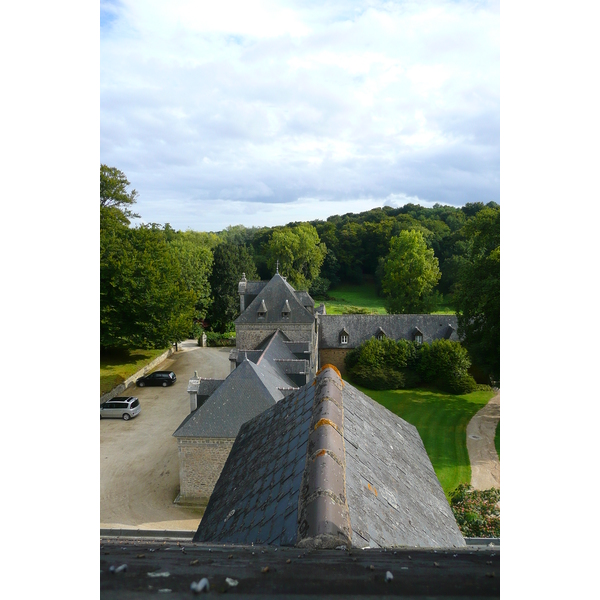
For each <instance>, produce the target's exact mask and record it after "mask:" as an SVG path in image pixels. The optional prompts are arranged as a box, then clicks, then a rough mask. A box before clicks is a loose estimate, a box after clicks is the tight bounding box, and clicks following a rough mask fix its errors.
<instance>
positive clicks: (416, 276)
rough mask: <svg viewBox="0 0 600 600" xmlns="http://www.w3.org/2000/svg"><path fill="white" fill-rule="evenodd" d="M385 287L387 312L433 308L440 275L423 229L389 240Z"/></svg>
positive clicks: (414, 311)
mask: <svg viewBox="0 0 600 600" xmlns="http://www.w3.org/2000/svg"><path fill="white" fill-rule="evenodd" d="M383 272H384V275H383V279H382V290H383V293H384V295H385V297H386V310H387V311H388V313H392V314H398V313H401V314H402V313H410V314H413V313H423V312H430V311H431V308H432V300H433V293H432V292H433V289H434V287H435V286H436V285H437V282H438V281H439V279H440V277H441V273H440V269H439V263H438V259H437V258H436V257H435V255H434V252H433V250H432V249H431V248H428V247H427V243H426V242H425V238H424V237H423V234H422V233H421V232H420V231H415V230H410V231H401V232H400V233H399V234H398V236H396V237H393V238H392V239H391V241H390V251H389V254H388V256H387V258H386V260H385V263H384V266H383Z"/></svg>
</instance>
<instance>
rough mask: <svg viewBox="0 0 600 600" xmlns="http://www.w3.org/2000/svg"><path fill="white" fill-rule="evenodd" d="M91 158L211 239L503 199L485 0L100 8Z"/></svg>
mask: <svg viewBox="0 0 600 600" xmlns="http://www.w3.org/2000/svg"><path fill="white" fill-rule="evenodd" d="M100 23H101V32H100V123H101V128H100V158H101V163H103V164H107V165H108V166H111V167H116V168H118V169H120V170H121V171H123V172H124V173H125V174H126V176H127V178H128V180H129V181H130V182H131V184H132V187H133V188H135V189H136V190H137V191H138V193H139V196H138V203H137V206H136V209H137V212H138V213H139V214H140V215H141V217H142V221H143V222H154V223H161V224H164V223H170V224H171V226H172V227H174V228H176V229H181V230H186V229H193V230H198V231H220V230H222V229H224V228H226V227H227V226H229V225H237V224H242V225H245V226H247V227H250V226H261V225H266V226H273V225H283V224H285V223H288V222H291V221H296V220H298V221H302V220H312V219H317V218H318V219H326V218H327V217H328V216H331V215H334V214H344V213H347V212H361V211H363V210H369V209H370V208H373V207H375V206H383V205H391V206H401V205H403V204H406V203H407V202H413V203H415V204H421V205H422V206H433V204H435V203H440V204H451V205H454V206H462V205H464V204H465V203H467V202H484V203H486V202H489V201H492V200H493V201H495V202H499V201H500V35H499V34H500V31H499V29H500V15H499V4H498V2H497V1H490V2H487V1H473V0H466V1H462V0H461V1H453V2H450V1H439V0H434V1H428V0H419V1H416V2H410V1H409V2H404V1H399V2H379V1H377V0H373V1H368V0H367V1H362V0H358V1H354V2H353V1H349V0H332V1H323V0H319V1H312V0H297V1H296V0H288V1H279V0H276V1H270V0H266V1H256V2H248V1H247V0H242V1H223V2H214V1H211V2H205V1H198V0H194V1H191V0H170V1H169V2H165V1H159V0H123V1H114V0H107V1H104V0H102V1H101V17H100Z"/></svg>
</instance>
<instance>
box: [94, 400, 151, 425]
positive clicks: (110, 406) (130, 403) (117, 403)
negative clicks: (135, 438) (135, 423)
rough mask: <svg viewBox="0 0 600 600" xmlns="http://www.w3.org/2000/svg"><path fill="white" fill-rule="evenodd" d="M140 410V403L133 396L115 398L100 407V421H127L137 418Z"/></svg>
mask: <svg viewBox="0 0 600 600" xmlns="http://www.w3.org/2000/svg"><path fill="white" fill-rule="evenodd" d="M141 410H142V407H141V406H140V401H139V400H138V399H137V398H134V397H133V396H129V397H126V396H117V397H116V398H113V399H112V400H107V401H106V402H103V403H102V404H101V405H100V418H101V419H123V421H129V419H133V417H137V416H138V415H139V414H140V412H141Z"/></svg>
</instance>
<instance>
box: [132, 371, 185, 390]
mask: <svg viewBox="0 0 600 600" xmlns="http://www.w3.org/2000/svg"><path fill="white" fill-rule="evenodd" d="M176 381H177V375H175V373H173V371H154V373H150V374H149V375H144V376H143V377H140V378H139V379H138V380H137V381H136V382H135V383H136V385H139V386H140V387H144V386H145V385H162V386H163V387H167V386H168V385H173V384H174V383H175V382H176Z"/></svg>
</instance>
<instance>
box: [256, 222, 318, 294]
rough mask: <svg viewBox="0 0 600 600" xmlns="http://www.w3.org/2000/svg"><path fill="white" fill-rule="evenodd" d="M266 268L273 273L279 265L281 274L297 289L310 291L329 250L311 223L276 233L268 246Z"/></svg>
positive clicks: (276, 231) (285, 228)
mask: <svg viewBox="0 0 600 600" xmlns="http://www.w3.org/2000/svg"><path fill="white" fill-rule="evenodd" d="M266 252H267V257H268V258H267V265H268V266H269V269H270V270H271V272H272V273H273V272H274V271H275V268H276V265H277V262H279V273H280V274H281V275H283V276H285V277H287V279H288V281H289V282H290V284H291V285H292V286H294V287H295V288H296V289H303V290H308V288H309V287H310V284H311V283H312V282H313V281H314V280H315V279H316V278H317V277H318V276H319V273H320V271H321V265H322V264H323V261H324V260H325V255H326V254H327V247H326V246H325V244H323V243H322V242H321V240H320V239H319V234H318V233H317V230H316V229H315V228H314V227H313V226H312V225H310V224H309V223H300V224H299V225H295V226H293V227H284V228H282V229H279V230H275V231H274V232H273V234H272V235H271V239H270V240H269V242H268V243H267V245H266Z"/></svg>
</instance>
